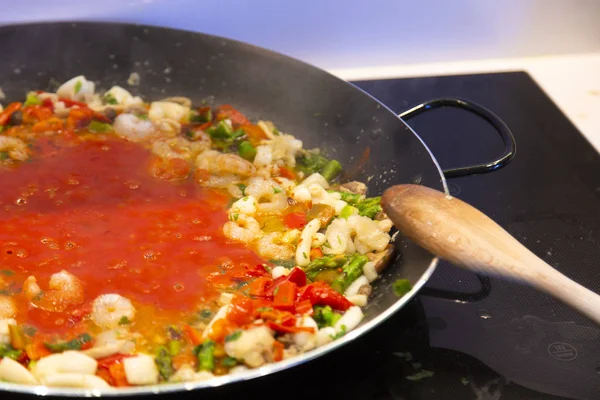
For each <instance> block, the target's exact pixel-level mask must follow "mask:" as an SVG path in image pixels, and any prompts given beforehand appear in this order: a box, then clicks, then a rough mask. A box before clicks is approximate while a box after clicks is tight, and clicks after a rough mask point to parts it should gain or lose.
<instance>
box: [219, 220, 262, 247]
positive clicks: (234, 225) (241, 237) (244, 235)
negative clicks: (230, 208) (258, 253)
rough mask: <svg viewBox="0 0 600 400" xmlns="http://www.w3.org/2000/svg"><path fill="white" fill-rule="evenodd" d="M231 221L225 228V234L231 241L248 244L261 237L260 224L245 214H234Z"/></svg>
mask: <svg viewBox="0 0 600 400" xmlns="http://www.w3.org/2000/svg"><path fill="white" fill-rule="evenodd" d="M230 219H232V220H231V221H228V222H227V223H226V224H225V225H224V226H223V234H225V236H227V237H228V238H229V239H231V240H235V241H237V242H242V243H248V242H252V241H253V240H254V239H256V238H257V237H259V236H260V233H261V231H260V225H259V224H258V222H257V221H256V220H255V219H254V218H252V217H249V216H247V215H245V214H232V215H231V216H230Z"/></svg>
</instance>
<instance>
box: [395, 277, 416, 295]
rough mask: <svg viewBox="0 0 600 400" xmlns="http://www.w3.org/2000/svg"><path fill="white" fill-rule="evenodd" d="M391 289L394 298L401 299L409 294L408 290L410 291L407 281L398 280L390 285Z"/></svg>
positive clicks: (410, 287) (410, 286)
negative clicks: (394, 295)
mask: <svg viewBox="0 0 600 400" xmlns="http://www.w3.org/2000/svg"><path fill="white" fill-rule="evenodd" d="M392 289H393V290H394V293H395V294H396V296H398V297H402V296H404V295H405V294H406V293H408V292H410V290H411V289H412V285H411V284H410V282H409V281H408V279H398V280H397V281H396V282H394V283H393V284H392Z"/></svg>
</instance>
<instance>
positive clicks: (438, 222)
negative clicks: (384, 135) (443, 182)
mask: <svg viewBox="0 0 600 400" xmlns="http://www.w3.org/2000/svg"><path fill="white" fill-rule="evenodd" d="M381 204H382V206H383V210H384V211H385V213H386V214H387V215H388V216H389V217H390V219H391V220H392V222H393V223H394V225H395V226H396V227H397V228H398V229H399V230H400V232H401V233H402V234H403V235H405V236H406V237H408V238H410V239H411V240H412V241H414V242H415V243H417V244H418V245H420V246H421V247H423V248H425V249H427V250H428V251H430V252H431V253H433V254H435V255H437V256H439V257H441V258H443V259H446V260H448V261H449V262H451V263H452V264H454V265H456V266H460V267H464V268H467V269H469V270H472V271H475V272H480V273H483V274H487V275H496V276H502V277H505V278H515V279H517V280H520V281H522V282H524V283H527V284H530V285H532V286H534V287H536V288H538V289H540V290H542V291H545V292H546V293H548V294H550V295H552V296H554V297H555V298H557V299H558V300H560V301H562V302H564V303H566V304H568V305H570V306H571V307H573V308H574V309H576V310H578V311H579V312H581V313H582V314H584V315H586V316H587V317H589V318H590V319H592V320H594V321H595V322H596V323H598V324H600V296H599V295H597V294H596V293H594V292H592V291H591V290H589V289H587V288H585V287H583V286H581V285H580V284H578V283H576V282H574V281H573V280H571V279H569V278H567V277H566V276H564V275H563V274H561V273H560V272H558V271H557V270H555V269H554V268H552V267H551V266H550V265H548V264H547V263H545V262H544V261H543V260H541V259H540V258H539V257H537V256H536V255H535V254H533V253H532V252H531V251H529V250H528V249H527V248H525V246H523V245H522V244H521V243H519V242H518V241H517V240H516V239H515V238H514V237H512V236H511V235H510V234H509V233H508V232H506V231H505V230H504V229H502V227H501V226H500V225H498V224H496V223H495V222H494V221H492V220H491V219H490V218H489V217H487V216H486V215H485V214H483V213H482V212H480V211H479V210H477V209H476V208H474V207H472V206H470V205H468V204H467V203H465V202H463V201H461V200H459V199H457V198H455V197H452V196H449V195H446V194H445V193H442V192H439V191H437V190H434V189H431V188H427V187H425V186H419V185H397V186H392V187H391V188H389V189H387V190H386V191H385V192H384V194H383V196H382V200H381Z"/></svg>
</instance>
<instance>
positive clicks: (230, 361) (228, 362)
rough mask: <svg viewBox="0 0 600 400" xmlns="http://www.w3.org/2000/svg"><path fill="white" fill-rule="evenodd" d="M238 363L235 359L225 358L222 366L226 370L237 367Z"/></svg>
mask: <svg viewBox="0 0 600 400" xmlns="http://www.w3.org/2000/svg"><path fill="white" fill-rule="evenodd" d="M237 363H238V362H237V360H236V359H235V358H233V357H225V358H224V359H223V360H221V365H222V366H224V367H226V368H233V367H235V366H236V365H237Z"/></svg>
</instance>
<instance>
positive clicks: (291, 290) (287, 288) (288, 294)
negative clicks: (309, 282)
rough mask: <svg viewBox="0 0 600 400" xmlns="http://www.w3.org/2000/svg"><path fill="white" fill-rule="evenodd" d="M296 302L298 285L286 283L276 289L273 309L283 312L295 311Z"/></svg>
mask: <svg viewBox="0 0 600 400" xmlns="http://www.w3.org/2000/svg"><path fill="white" fill-rule="evenodd" d="M295 302H296V284H295V283H294V282H290V281H285V282H283V283H282V284H281V285H279V287H277V289H275V298H274V299H273V308H276V309H278V310H283V311H293V310H294V303H295Z"/></svg>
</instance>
